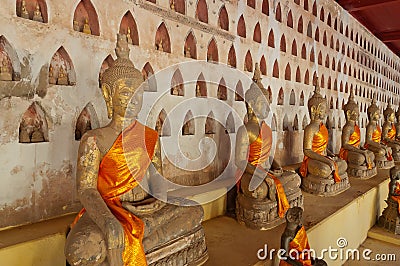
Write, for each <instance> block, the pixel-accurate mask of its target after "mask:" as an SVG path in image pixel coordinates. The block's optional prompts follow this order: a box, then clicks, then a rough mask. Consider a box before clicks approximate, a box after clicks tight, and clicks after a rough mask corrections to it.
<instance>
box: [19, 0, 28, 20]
mask: <svg viewBox="0 0 400 266" xmlns="http://www.w3.org/2000/svg"><path fill="white" fill-rule="evenodd" d="M21 18H26V19H29V12H28V10H27V9H26V2H25V0H22V2H21Z"/></svg>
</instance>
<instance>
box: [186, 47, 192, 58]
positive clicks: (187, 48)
mask: <svg viewBox="0 0 400 266" xmlns="http://www.w3.org/2000/svg"><path fill="white" fill-rule="evenodd" d="M185 57H187V58H191V57H192V54H191V53H190V47H189V46H187V47H186V49H185Z"/></svg>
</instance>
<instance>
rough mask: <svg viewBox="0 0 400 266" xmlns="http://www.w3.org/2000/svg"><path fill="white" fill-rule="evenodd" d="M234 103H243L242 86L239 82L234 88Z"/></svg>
mask: <svg viewBox="0 0 400 266" xmlns="http://www.w3.org/2000/svg"><path fill="white" fill-rule="evenodd" d="M235 101H244V92H243V84H242V82H241V81H240V80H239V81H238V83H237V84H236V88H235Z"/></svg>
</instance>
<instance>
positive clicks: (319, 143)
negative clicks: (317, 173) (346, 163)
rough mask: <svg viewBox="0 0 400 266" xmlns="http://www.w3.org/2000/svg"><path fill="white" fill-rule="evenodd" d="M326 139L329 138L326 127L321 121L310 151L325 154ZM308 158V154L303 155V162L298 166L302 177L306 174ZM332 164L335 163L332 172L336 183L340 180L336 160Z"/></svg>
mask: <svg viewBox="0 0 400 266" xmlns="http://www.w3.org/2000/svg"><path fill="white" fill-rule="evenodd" d="M328 140H329V134H328V129H327V128H326V126H325V125H324V124H323V123H321V124H320V125H319V131H318V132H317V133H316V134H315V135H314V137H313V141H312V147H311V149H312V151H313V152H316V153H318V154H319V155H322V156H325V154H324V153H325V150H326V147H327V146H328ZM325 157H326V156H325ZM327 158H328V157H327ZM309 159H310V158H308V156H305V155H304V159H303V163H302V164H301V166H300V174H301V176H302V177H306V176H307V173H308V161H309ZM334 164H335V171H334V173H333V178H334V179H335V182H336V183H338V182H340V176H339V170H338V166H337V164H336V162H334Z"/></svg>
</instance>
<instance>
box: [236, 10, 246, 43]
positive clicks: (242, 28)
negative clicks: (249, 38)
mask: <svg viewBox="0 0 400 266" xmlns="http://www.w3.org/2000/svg"><path fill="white" fill-rule="evenodd" d="M237 34H238V35H239V36H240V37H243V38H246V22H245V20H244V17H243V15H241V16H240V18H239V21H238V25H237Z"/></svg>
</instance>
